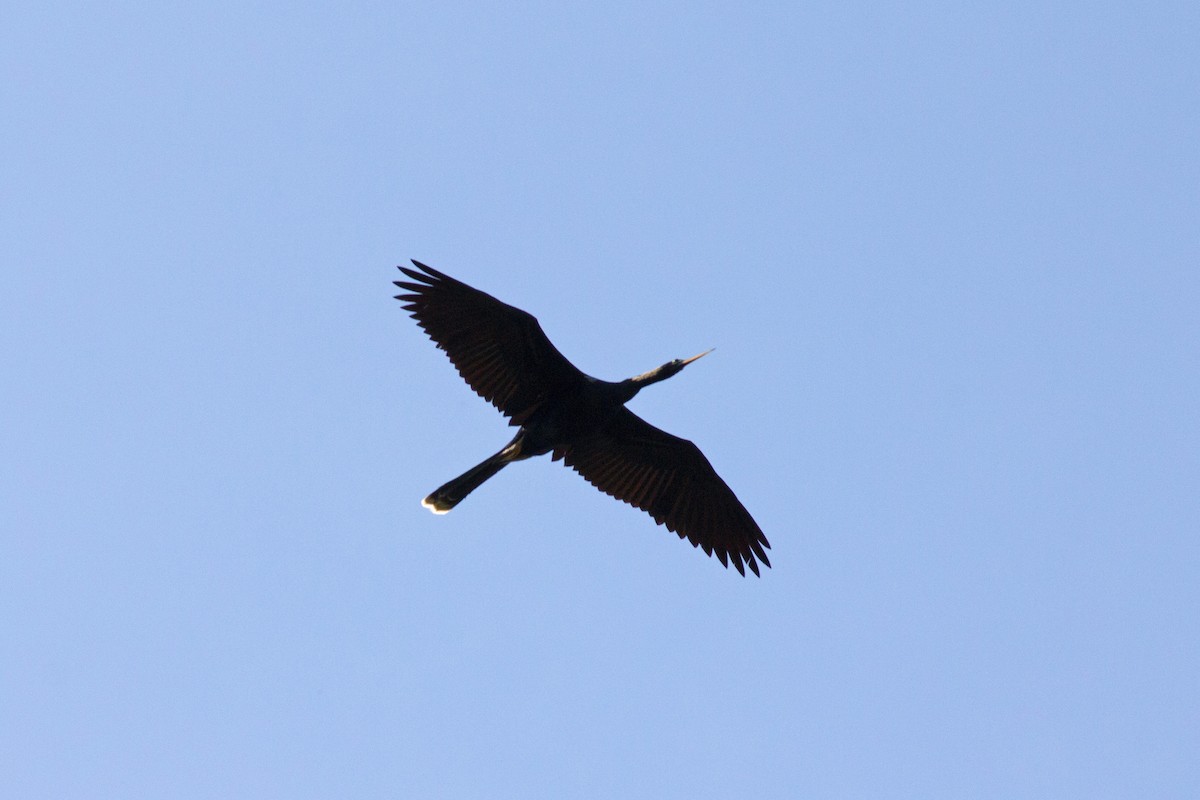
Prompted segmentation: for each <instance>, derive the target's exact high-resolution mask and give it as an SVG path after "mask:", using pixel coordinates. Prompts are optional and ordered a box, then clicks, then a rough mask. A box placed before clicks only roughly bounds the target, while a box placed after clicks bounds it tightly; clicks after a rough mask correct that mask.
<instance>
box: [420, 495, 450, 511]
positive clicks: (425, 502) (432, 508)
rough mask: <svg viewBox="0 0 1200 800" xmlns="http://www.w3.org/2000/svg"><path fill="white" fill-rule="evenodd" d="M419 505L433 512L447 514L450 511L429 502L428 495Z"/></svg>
mask: <svg viewBox="0 0 1200 800" xmlns="http://www.w3.org/2000/svg"><path fill="white" fill-rule="evenodd" d="M421 505H423V506H425V508H428V509H429V510H430V511H432V512H433V513H435V514H449V513H450V509H448V508H438V507H437V506H435V505H434V504H433V503H431V502H429V498H428V497H426V498H425V499H424V500H422V501H421Z"/></svg>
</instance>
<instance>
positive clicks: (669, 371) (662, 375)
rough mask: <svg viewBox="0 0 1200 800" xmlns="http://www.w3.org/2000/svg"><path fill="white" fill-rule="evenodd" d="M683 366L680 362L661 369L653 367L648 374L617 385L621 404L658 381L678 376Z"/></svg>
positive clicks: (671, 363) (668, 364) (665, 365)
mask: <svg viewBox="0 0 1200 800" xmlns="http://www.w3.org/2000/svg"><path fill="white" fill-rule="evenodd" d="M683 366H684V365H683V362H681V361H678V360H676V361H669V362H667V363H666V364H663V365H662V366H661V367H655V368H654V369H652V370H650V371H649V372H643V373H642V374H641V375H634V376H633V377H632V378H626V379H625V380H623V381H621V382H620V383H618V384H617V386H619V387H620V390H621V391H620V394H621V397H622V398H623V399H622V400H621V402H622V403H628V402H629V401H630V400H632V399H633V396H634V395H636V394H637V393H638V392H640V391H641V390H642V389H644V388H645V387H647V386H649V385H650V384H652V383H658V382H659V381H665V380H666V379H667V378H670V377H671V376H673V375H678V374H679V371H680V370H681V369H683Z"/></svg>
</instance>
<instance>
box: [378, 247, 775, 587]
mask: <svg viewBox="0 0 1200 800" xmlns="http://www.w3.org/2000/svg"><path fill="white" fill-rule="evenodd" d="M412 264H413V267H415V269H413V268H409V267H406V266H398V269H399V270H400V271H401V272H402V273H404V275H405V276H406V278H407V279H408V280H400V281H393V283H394V284H395V285H396V286H398V287H399V288H400V289H402V290H403V293H402V294H398V295H396V296H395V298H396V299H397V300H399V301H400V302H401V303H403V304H404V305H403V308H404V310H405V311H408V312H409V315H410V316H411V317H412V318H413V319H415V320H416V321H417V324H418V325H419V326H420V327H421V328H422V329H423V330H424V331H425V333H426V334H427V335H428V336H429V338H430V339H432V340H433V342H434V344H435V345H437V347H438V348H439V349H441V350H443V351H444V352H445V353H446V355H447V356H448V357H449V359H450V362H451V363H452V364H453V365H454V367H455V369H456V370H457V371H458V374H459V375H461V376H462V378H463V380H465V381H466V382H467V385H468V386H470V387H471V389H473V390H474V391H475V393H476V394H478V395H479V396H480V397H482V398H483V399H485V400H487V401H488V402H489V403H491V404H492V405H493V406H495V407H496V408H497V409H498V410H499V411H500V412H501V413H502V414H503V415H504V416H506V417H508V420H509V425H511V426H515V427H516V428H517V433H516V435H515V436H514V437H513V439H512V441H510V442H509V443H508V444H507V445H505V446H504V447H503V448H501V449H500V450H499V451H498V452H497V453H496V454H495V455H492V456H490V457H489V458H487V459H484V460H483V461H482V462H480V463H479V464H478V465H476V466H474V467H472V468H471V469H469V470H467V471H466V472H464V473H463V474H462V475H459V476H458V477H457V478H454V479H453V480H450V481H448V482H446V483H444V484H443V485H441V486H439V487H438V488H437V489H435V490H434V491H433V492H432V493H431V494H430V495H429V496H427V497H426V498H425V499H424V500H422V501H421V505H423V506H424V507H425V508H428V509H429V510H430V511H432V512H433V513H435V514H445V513H447V512H449V511H450V510H451V509H452V508H454V507H455V506H457V505H458V504H459V503H460V502H462V500H463V499H464V498H465V497H466V496H467V495H469V494H470V493H471V492H473V491H475V489H477V488H479V486H480V485H482V484H483V483H484V481H486V480H488V479H489V478H491V477H492V476H494V475H495V474H496V473H498V472H499V471H500V470H501V469H503V468H504V467H506V466H507V465H509V464H511V463H512V462H514V461H521V460H524V459H527V458H531V457H533V456H539V455H545V454H547V453H549V454H550V455H551V458H552V460H554V461H559V460H561V461H562V462H563V463H564V464H565V465H566V466H568V467H570V468H571V469H573V470H575V471H576V472H578V473H579V474H580V475H581V476H583V478H584V479H585V480H587V481H588V482H589V483H591V484H592V485H593V486H595V487H596V488H597V489H599V490H600V491H601V492H603V493H605V494H607V495H610V496H612V497H614V498H616V499H618V500H621V501H623V502H625V503H628V504H629V505H631V506H634V507H635V508H638V509H641V510H642V511H645V512H646V513H648V514H649V515H650V516H651V517H653V518H654V520H655V522H657V523H658V524H660V525H665V526H666V527H667V529H668V530H670V531H673V532H674V533H676V534H678V535H679V538H680V539H685V538H686V539H687V540H688V541H689V542H691V544H692V546H693V547H699V548H700V549H702V550H703V551H704V552H705V553H706V554H707V555H709V556H713V555H715V556H716V557H717V559H718V560H719V561H720V562H721V564H722V565H723V566H725V567H726V569H728V567H729V562H732V563H733V565H734V567H735V568H736V569H737V571H738V572H739V573H741V574H742V575H743V576H745V574H746V570H745V567H744V566H743V564H744V565H745V566H748V567H749V568H750V570H751V571H752V572H753V573H754V574H755V575H760V572H759V563H761V564H762V565H763V566H766V567H770V566H771V562H770V560H768V558H767V554H766V549H768V548H770V546H771V545H770V543H768V541H767V538H766V536H764V535H763V532H762V529H761V528H759V526H758V523H756V522H755V521H754V518H753V517H752V516H750V512H749V511H747V510H746V507H745V506H743V505H742V503H741V501H739V500H738V498H737V496H736V495H735V494H734V493H733V490H732V489H730V488H729V486H728V484H726V483H725V481H724V480H722V479H721V477H720V476H719V475H718V474H717V472H716V470H714V469H713V467H712V465H711V464H710V463H709V461H708V459H707V458H705V456H704V454H703V453H702V452H700V448H698V447H697V446H696V445H695V444H693V443H692V442H690V441H688V440H686V439H681V438H679V437H678V436H673V435H672V434H669V433H667V432H665V431H662V430H659V429H658V428H656V427H654V426H653V425H651V424H650V423H648V422H646V421H645V420H643V419H641V418H640V417H638V416H637V415H636V414H634V413H633V412H632V411H630V410H629V409H628V408H626V407H625V404H626V403H628V402H629V401H630V400H632V399H633V397H634V396H635V395H636V394H637V393H638V392H639V391H641V390H642V389H643V388H645V387H647V386H649V385H651V384H654V383H658V382H660V381H664V380H666V379H667V378H670V377H672V376H674V375H677V374H679V372H680V371H682V370H683V368H684V367H686V366H687V365H688V364H691V363H693V362H695V361H697V360H698V359H700V358H702V357H704V356H706V355H708V354H709V353H710V352H712V351H711V350H706V351H705V352H703V353H700V354H699V355H695V356H692V357H691V358H684V359H675V360H673V361H669V362H667V363H666V364H663V365H662V366H660V367H656V368H655V369H652V370H650V371H648V372H643V373H642V374H640V375H635V376H634V377H632V378H626V379H625V380H623V381H616V382H612V381H605V380H600V379H598V378H593V377H591V376H590V375H586V374H584V373H583V372H582V371H581V370H580V369H579V368H577V367H576V366H575V365H574V364H572V363H571V362H570V361H568V360H567V358H566V357H565V356H563V354H562V353H560V352H559V351H558V348H556V347H555V346H554V345H553V344H552V343H551V341H550V339H549V338H548V337H547V336H546V334H545V333H544V332H543V331H542V326H541V325H540V324H538V321H537V319H536V318H535V317H534V316H533V315H532V314H530V313H528V312H526V311H522V310H521V309H519V308H515V307H513V306H510V305H508V304H506V303H503V302H501V301H500V300H497V299H496V298H495V297H492V296H491V295H489V294H486V293H484V292H482V291H480V290H478V289H474V288H472V287H470V286H468V285H467V284H465V283H462V282H461V281H458V280H455V279H454V278H451V277H450V276H448V275H446V274H445V273H442V272H439V271H437V270H436V269H433V268H432V267H429V266H426V265H425V264H422V263H421V262H420V261H417V260H416V259H413V260H412Z"/></svg>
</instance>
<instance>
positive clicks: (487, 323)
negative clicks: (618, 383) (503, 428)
mask: <svg viewBox="0 0 1200 800" xmlns="http://www.w3.org/2000/svg"><path fill="white" fill-rule="evenodd" d="M413 265H414V266H416V267H417V269H409V268H408V267H400V271H401V272H403V273H404V274H405V275H407V276H408V277H409V278H412V280H413V282H411V283H410V282H407V281H395V284H396V285H397V286H399V287H400V288H401V289H404V290H406V291H407V292H409V293H408V294H400V295H396V299H397V300H400V301H401V302H403V303H404V309H405V310H406V311H408V312H410V313H411V315H412V317H413V319H415V320H416V321H417V323H418V324H419V325H420V326H421V327H422V328H424V329H425V332H426V333H427V334H429V338H430V339H432V340H433V341H434V343H435V344H437V346H438V347H439V348H441V349H442V350H445V351H446V355H447V356H449V357H450V361H451V363H453V364H454V367H455V369H457V370H458V374H459V375H461V376H462V377H463V380H465V381H466V382H467V384H468V385H469V386H470V387H471V388H472V389H474V390H475V392H476V394H478V395H479V396H480V397H482V398H483V399H484V400H487V401H488V402H489V403H491V404H492V405H494V406H495V407H496V408H498V409H500V411H501V412H502V413H504V414H505V415H506V416H508V417H511V418H512V419H513V424H519V423H520V422H521V421H522V420H523V419H524V417H525V416H526V415H527V414H528V413H529V412H530V411H532V410H533V408H535V407H536V405H537V404H538V402H540V401H541V400H542V399H543V398H544V397H545V396H546V395H547V394H549V393H551V392H553V391H555V390H557V389H560V388H562V387H564V386H569V385H570V384H572V383H575V382H578V383H582V382H584V380H585V376H584V374H583V373H582V372H580V371H579V370H578V369H577V368H576V367H575V366H574V365H573V364H572V363H571V362H570V361H567V359H566V357H564V356H563V354H562V353H560V352H558V348H556V347H555V346H554V345H553V344H551V343H550V340H549V339H548V338H546V334H545V333H543V332H542V326H541V325H539V324H538V321H537V320H536V319H534V317H533V315H532V314H529V313H527V312H525V311H522V310H521V309H519V308H514V307H512V306H510V305H508V304H506V303H501V302H500V301H499V300H497V299H496V298H494V297H492V296H491V295H489V294H484V293H483V292H481V291H479V290H478V289H472V288H471V287H470V286H467V285H466V284H465V283H462V282H461V281H456V280H454V279H453V278H451V277H449V276H448V275H444V274H442V273H441V272H438V271H437V270H436V269H433V268H432V267H427V266H425V265H424V264H422V263H421V262H419V261H416V260H414V261H413ZM417 270H421V271H420V272H418V271H417Z"/></svg>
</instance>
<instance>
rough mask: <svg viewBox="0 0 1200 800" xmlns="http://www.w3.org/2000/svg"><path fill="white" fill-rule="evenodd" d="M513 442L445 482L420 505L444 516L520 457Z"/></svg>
mask: <svg viewBox="0 0 1200 800" xmlns="http://www.w3.org/2000/svg"><path fill="white" fill-rule="evenodd" d="M516 444H517V442H516V440H514V441H513V442H511V443H510V444H509V445H508V446H507V447H505V448H504V449H503V450H501V451H500V452H499V453H496V455H494V456H492V457H490V458H488V459H486V460H484V461H482V462H481V463H479V464H476V465H475V466H473V467H471V468H470V469H469V470H467V471H466V472H464V473H463V474H462V475H459V476H458V477H457V478H455V479H454V480H450V481H446V482H445V483H443V484H442V485H441V486H439V487H438V488H437V489H435V490H434V491H433V493H432V494H430V495H429V497H426V498H425V499H424V500H422V501H421V505H423V506H425V507H426V508H428V509H429V510H430V511H432V512H433V513H435V514H445V513H446V512H447V511H449V510H450V509H452V508H454V507H455V506H456V505H458V504H459V503H461V502H462V501H463V498H464V497H466V496H467V495H469V494H470V493H471V492H473V491H475V490H476V489H478V488H479V487H480V486H481V485H482V484H483V482H484V481H486V480H487V479H488V478H490V477H492V476H493V475H495V474H496V473H497V472H499V471H500V470H502V469H504V467H505V466H507V465H508V464H509V462H511V461H515V460H517V459H518V458H520V457H521V456H519V455H517V453H518V452H519V448H518V447H515V446H514V445H516Z"/></svg>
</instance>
